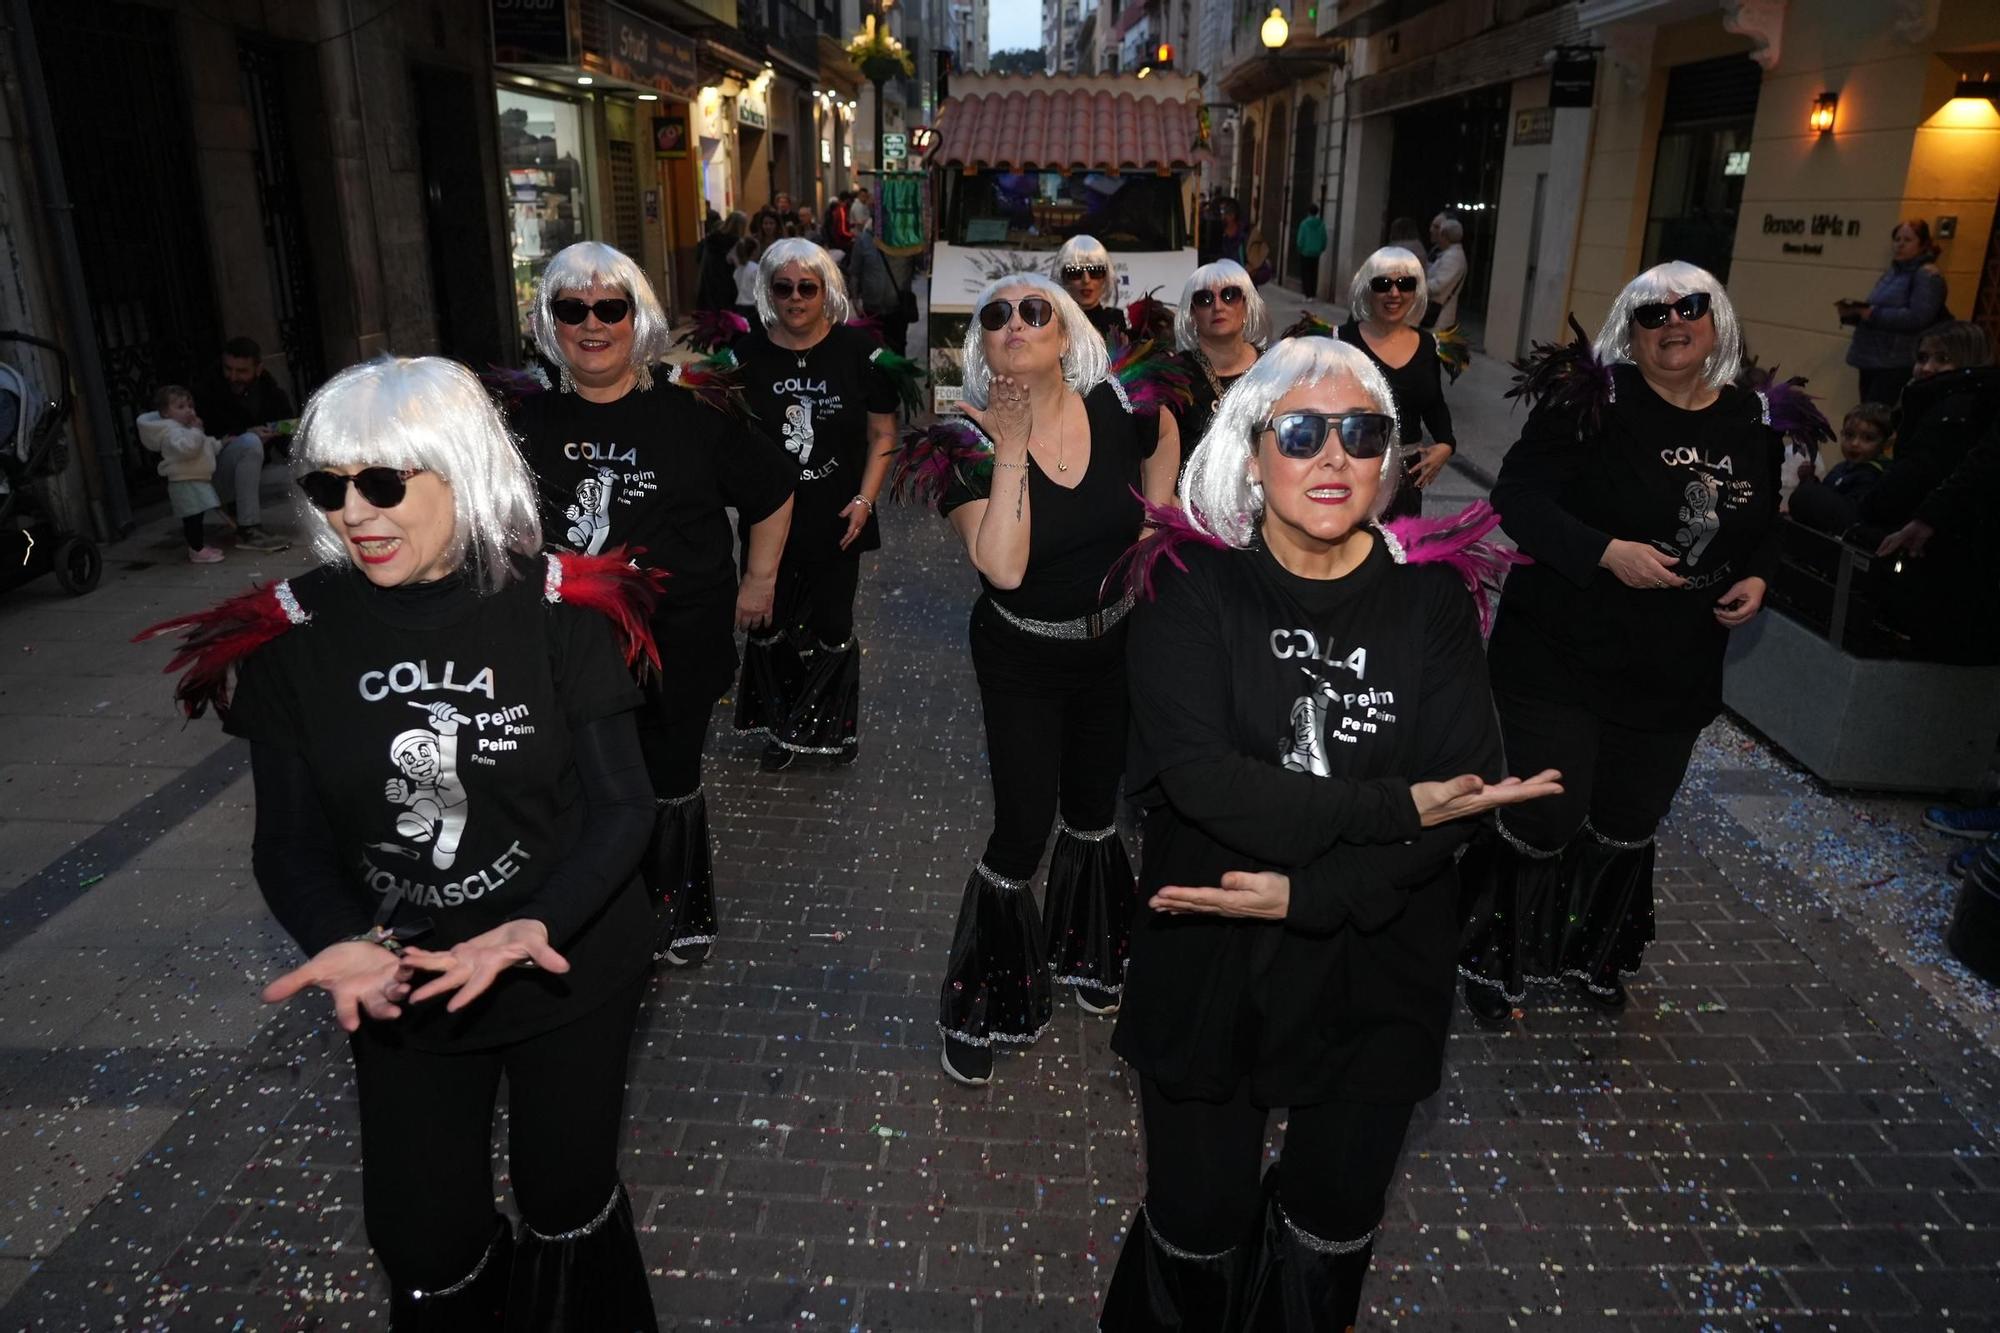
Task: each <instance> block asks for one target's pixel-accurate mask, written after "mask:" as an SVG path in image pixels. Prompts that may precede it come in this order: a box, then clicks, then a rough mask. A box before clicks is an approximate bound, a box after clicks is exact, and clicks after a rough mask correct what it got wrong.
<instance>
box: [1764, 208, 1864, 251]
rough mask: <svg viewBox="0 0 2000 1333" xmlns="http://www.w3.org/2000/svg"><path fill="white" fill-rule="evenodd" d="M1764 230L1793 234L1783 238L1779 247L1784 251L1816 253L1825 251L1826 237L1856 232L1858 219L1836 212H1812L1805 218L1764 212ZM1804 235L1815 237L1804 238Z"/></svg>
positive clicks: (1841, 238)
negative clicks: (1813, 238) (1783, 240)
mask: <svg viewBox="0 0 2000 1333" xmlns="http://www.w3.org/2000/svg"><path fill="white" fill-rule="evenodd" d="M1764 234H1765V235H1766V236H1782V237H1791V238H1796V239H1788V240H1786V241H1785V242H1784V244H1783V245H1782V246H1781V247H1780V248H1781V250H1782V252H1783V253H1785V254H1788V255H1818V254H1824V253H1826V242H1827V241H1829V240H1836V241H1837V240H1844V239H1847V238H1850V237H1855V236H1859V235H1860V234H1861V223H1860V221H1859V220H1857V219H1855V218H1844V217H1842V216H1841V215H1840V214H1838V213H1815V214H1813V215H1812V216H1811V217H1809V218H1781V217H1779V216H1777V215H1776V214H1775V213H1766V214H1765V215H1764ZM1808 237H1817V238H1819V239H1816V240H1808V239H1806V238H1808Z"/></svg>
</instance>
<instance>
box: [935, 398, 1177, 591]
mask: <svg viewBox="0 0 2000 1333" xmlns="http://www.w3.org/2000/svg"><path fill="white" fill-rule="evenodd" d="M1083 409H1084V414H1085V416H1086V418H1087V419H1088V420H1089V423H1090V466H1089V467H1088V468H1086V469H1085V471H1084V474H1083V478H1082V479H1081V480H1080V481H1078V482H1077V484H1076V486H1075V487H1074V488H1071V487H1067V486H1058V485H1057V484H1056V483H1055V482H1054V481H1052V480H1050V479H1049V474H1048V473H1046V472H1044V471H1043V470H1042V466H1041V463H1040V461H1039V460H1037V459H1036V458H1034V457H1033V456H1032V455H1030V456H1029V458H1028V471H1027V476H1028V523H1029V534H1028V568H1027V570H1026V572H1025V573H1024V574H1023V575H1022V577H1021V586H1020V587H1018V588H1009V589H1001V588H996V587H994V586H993V585H992V584H991V583H988V582H987V581H986V576H985V575H983V574H982V575H980V579H979V581H980V582H981V583H982V584H985V587H986V595H987V596H988V597H991V598H992V599H993V600H994V601H995V602H996V603H998V604H999V605H1000V606H1002V607H1005V608H1006V609H1007V610H1009V611H1012V612H1013V613H1014V614H1015V615H1017V616H1026V617H1028V618H1029V619H1031V620H1074V619H1075V618H1077V617H1078V616H1087V615H1089V614H1090V613H1091V612H1093V611H1095V610H1097V609H1098V608H1099V607H1102V606H1107V605H1109V604H1111V603H1113V602H1116V601H1117V600H1118V599H1119V597H1120V596H1121V595H1122V594H1121V593H1120V592H1119V591H1118V590H1117V589H1115V588H1111V589H1107V588H1105V586H1104V580H1105V576H1106V575H1108V574H1109V573H1110V572H1111V566H1112V565H1113V564H1115V563H1117V561H1118V558H1119V557H1120V556H1122V555H1124V554H1125V552H1126V551H1127V550H1128V549H1129V548H1130V547H1131V545H1132V543H1133V542H1135V541H1137V540H1138V539H1139V529H1140V526H1141V525H1142V524H1143V523H1144V522H1145V518H1146V511H1145V508H1144V506H1143V505H1142V504H1141V503H1140V500H1139V493H1140V492H1142V491H1143V489H1144V487H1143V485H1142V481H1141V477H1140V466H1141V464H1142V463H1143V462H1144V461H1145V460H1146V459H1148V458H1150V457H1152V454H1153V449H1154V447H1155V446H1156V445H1157V444H1158V443H1159V438H1160V436H1159V419H1158V418H1157V417H1143V416H1136V415H1134V414H1133V412H1132V411H1131V409H1130V408H1129V407H1128V406H1127V405H1126V401H1125V398H1124V397H1123V395H1122V394H1121V393H1120V391H1119V390H1118V389H1117V388H1116V387H1114V385H1113V384H1112V382H1111V381H1109V380H1107V381H1105V382H1104V383H1102V384H1099V385H1098V386H1097V387H1096V388H1094V389H1092V390H1091V391H1090V392H1089V393H1087V394H1085V395H1084V398H1083ZM1018 475H1019V474H1017V473H1014V472H1000V473H996V474H995V475H994V478H993V483H992V484H993V487H994V489H995V490H997V491H998V492H999V495H1000V498H999V499H996V500H995V501H994V503H995V504H1000V503H1009V504H1011V503H1012V495H1013V491H1012V489H1011V488H1013V487H1018V486H1019V485H1020V481H1019V480H1018ZM984 499H986V491H985V489H984V487H983V486H982V485H981V484H979V483H976V482H974V481H972V480H971V479H970V478H969V477H967V476H966V475H965V474H964V472H963V471H960V472H957V473H954V474H953V481H952V484H951V485H950V486H949V487H947V488H946V490H945V493H944V495H943V497H942V498H941V499H939V501H938V512H939V513H940V514H947V515H948V514H950V513H951V511H952V510H954V509H956V508H958V507H959V506H960V505H962V504H967V503H969V502H971V501H973V500H984Z"/></svg>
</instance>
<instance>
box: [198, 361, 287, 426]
mask: <svg viewBox="0 0 2000 1333" xmlns="http://www.w3.org/2000/svg"><path fill="white" fill-rule="evenodd" d="M194 406H195V410H196V411H197V412H199V413H201V428H202V429H203V430H205V431H207V432H208V433H209V434H210V435H213V436H216V437H217V438H219V439H224V440H227V439H229V438H231V437H232V436H236V435H241V434H242V433H243V432H245V431H247V430H251V429H253V428H254V427H257V426H268V425H270V424H271V423H272V422H274V421H290V420H291V419H292V418H293V417H296V416H297V415H298V411H297V409H295V408H294V407H293V406H292V399H291V395H290V394H288V393H286V392H285V391H284V390H283V389H281V388H279V387H278V382H277V381H276V380H274V379H272V378H271V372H270V371H268V370H260V371H258V372H257V378H256V379H254V380H251V381H250V386H249V387H248V388H247V389H245V390H243V392H241V393H238V392H237V391H236V390H235V389H233V388H231V387H230V385H229V381H227V380H225V379H224V378H222V376H221V375H219V374H216V375H211V376H209V377H208V378H207V379H205V380H203V381H202V383H201V384H200V386H199V387H198V388H197V389H196V390H195V395H194Z"/></svg>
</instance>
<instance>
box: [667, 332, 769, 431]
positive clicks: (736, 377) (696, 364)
mask: <svg viewBox="0 0 2000 1333" xmlns="http://www.w3.org/2000/svg"><path fill="white" fill-rule="evenodd" d="M667 379H668V382H669V383H672V384H674V385H676V386H678V387H680V388H683V389H686V390H687V391H688V392H689V393H691V394H693V395H694V396H695V397H696V398H699V399H700V400H701V401H702V402H704V403H707V404H708V405H709V406H710V407H712V408H714V409H715V410H716V411H718V412H722V413H725V414H727V415H728V416H732V417H734V418H736V420H738V421H741V422H744V423H746V424H747V423H748V422H749V420H750V400H749V399H748V398H746V397H745V396H744V393H743V371H742V367H741V366H739V365H737V363H736V358H735V357H734V356H733V355H731V354H730V352H729V349H728V348H724V349H723V350H721V351H720V352H717V353H716V354H715V355H714V356H711V357H709V358H707V359H706V360H703V361H687V362H683V363H681V364H679V365H676V366H675V367H674V368H673V370H672V372H671V373H670V374H669V375H668V376H667Z"/></svg>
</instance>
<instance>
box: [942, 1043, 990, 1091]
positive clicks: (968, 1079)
mask: <svg viewBox="0 0 2000 1333" xmlns="http://www.w3.org/2000/svg"><path fill="white" fill-rule="evenodd" d="M987 1058H988V1059H991V1058H992V1057H991V1055H989V1056H988V1057H987ZM938 1064H939V1065H941V1066H942V1067H943V1068H944V1072H945V1073H946V1074H947V1075H948V1076H949V1077H950V1078H951V1080H952V1081H953V1082H955V1083H960V1084H963V1085H964V1086H966V1087H968V1088H983V1087H985V1086H986V1085H987V1084H989V1083H991V1082H992V1081H993V1071H992V1069H991V1068H990V1067H989V1068H988V1070H987V1072H986V1073H984V1074H980V1075H978V1076H977V1077H974V1076H972V1075H969V1074H961V1073H960V1072H959V1071H958V1070H957V1069H955V1068H953V1066H952V1063H951V1047H950V1046H941V1047H939V1048H938Z"/></svg>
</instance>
